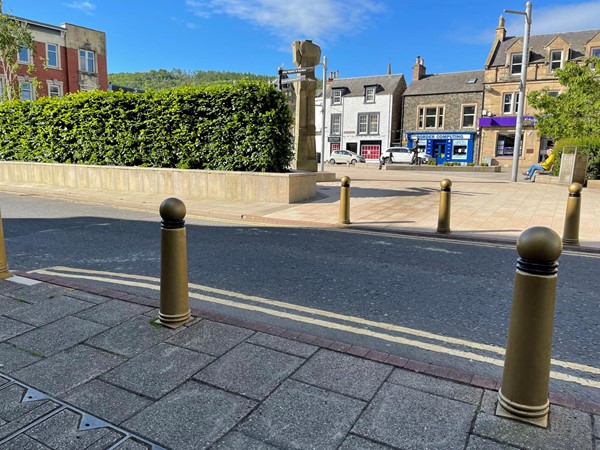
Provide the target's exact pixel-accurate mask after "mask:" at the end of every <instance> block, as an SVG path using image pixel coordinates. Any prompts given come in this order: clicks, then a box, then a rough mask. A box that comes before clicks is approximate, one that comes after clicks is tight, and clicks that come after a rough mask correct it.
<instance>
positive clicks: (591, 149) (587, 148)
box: [552, 136, 600, 180]
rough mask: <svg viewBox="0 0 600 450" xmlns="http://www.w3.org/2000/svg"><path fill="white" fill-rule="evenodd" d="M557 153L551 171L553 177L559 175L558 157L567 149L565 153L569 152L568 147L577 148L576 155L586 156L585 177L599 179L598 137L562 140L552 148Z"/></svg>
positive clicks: (599, 144)
mask: <svg viewBox="0 0 600 450" xmlns="http://www.w3.org/2000/svg"><path fill="white" fill-rule="evenodd" d="M554 147H555V150H556V151H557V154H556V161H558V164H554V169H553V170H552V172H553V174H554V175H558V174H559V173H560V157H561V155H562V153H563V151H564V149H565V147H567V151H569V152H571V149H569V148H568V147H577V152H578V153H583V154H584V155H588V165H587V177H588V179H590V180H598V179H600V136H588V137H582V138H564V139H560V140H559V141H557V142H556V145H555V146H554Z"/></svg>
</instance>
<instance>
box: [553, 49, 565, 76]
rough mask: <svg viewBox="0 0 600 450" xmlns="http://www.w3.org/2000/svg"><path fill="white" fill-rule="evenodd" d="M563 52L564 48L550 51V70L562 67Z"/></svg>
mask: <svg viewBox="0 0 600 450" xmlns="http://www.w3.org/2000/svg"><path fill="white" fill-rule="evenodd" d="M562 62H563V52H562V50H552V51H550V72H554V71H555V70H556V69H560V68H561V67H562Z"/></svg>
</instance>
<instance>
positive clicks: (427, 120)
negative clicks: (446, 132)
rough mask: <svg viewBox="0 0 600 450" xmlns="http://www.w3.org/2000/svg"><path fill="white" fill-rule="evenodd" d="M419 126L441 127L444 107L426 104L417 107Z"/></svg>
mask: <svg viewBox="0 0 600 450" xmlns="http://www.w3.org/2000/svg"><path fill="white" fill-rule="evenodd" d="M418 116H419V128H443V127H444V107H443V106H426V107H423V108H419V115H418Z"/></svg>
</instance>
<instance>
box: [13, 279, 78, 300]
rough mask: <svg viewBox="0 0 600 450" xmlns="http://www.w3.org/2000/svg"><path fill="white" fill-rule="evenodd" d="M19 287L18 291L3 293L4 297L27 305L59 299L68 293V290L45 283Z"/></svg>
mask: <svg viewBox="0 0 600 450" xmlns="http://www.w3.org/2000/svg"><path fill="white" fill-rule="evenodd" d="M19 287H20V289H14V290H11V291H9V292H5V293H4V295H6V296H8V297H13V298H19V299H23V300H25V301H27V302H28V303H37V302H42V301H45V300H48V299H51V298H54V297H60V296H61V295H64V294H66V293H67V292H68V291H69V289H68V288H65V287H62V286H56V285H54V284H47V283H38V284H34V285H32V286H26V285H24V284H21V285H19Z"/></svg>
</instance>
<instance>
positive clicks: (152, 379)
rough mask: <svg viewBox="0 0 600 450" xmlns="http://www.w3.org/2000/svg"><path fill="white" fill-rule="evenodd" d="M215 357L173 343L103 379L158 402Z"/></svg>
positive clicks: (151, 352)
mask: <svg viewBox="0 0 600 450" xmlns="http://www.w3.org/2000/svg"><path fill="white" fill-rule="evenodd" d="M213 360H214V358H212V357H211V356H208V355H205V354H202V353H198V352H194V351H192V350H188V349H185V348H181V347H177V346H174V345H170V344H158V345H157V346H156V347H152V348H151V349H149V350H147V351H145V352H144V353H142V354H140V355H138V356H136V357H135V358H133V359H131V360H129V361H127V362H126V363H124V364H122V365H120V366H119V367H117V368H115V369H114V370H111V371H110V372H108V373H106V374H104V375H103V376H102V377H101V379H102V380H104V381H106V382H108V383H111V384H114V385H117V386H120V387H122V388H124V389H127V390H130V391H132V392H136V393H138V394H141V395H145V396H147V397H150V398H154V399H158V398H160V397H162V396H163V395H165V394H166V393H168V392H169V391H171V390H173V389H174V388H176V387H177V386H179V385H180V384H182V383H184V382H185V381H186V380H188V379H189V378H191V377H192V376H193V375H194V374H195V373H196V372H198V371H199V370H200V369H202V368H203V367H205V366H206V365H208V364H210V363H211V362H212V361H213Z"/></svg>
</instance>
